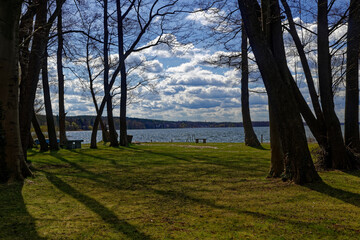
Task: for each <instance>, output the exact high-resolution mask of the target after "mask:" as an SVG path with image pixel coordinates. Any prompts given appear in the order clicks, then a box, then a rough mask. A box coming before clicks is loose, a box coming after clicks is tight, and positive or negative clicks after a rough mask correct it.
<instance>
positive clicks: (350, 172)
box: [344, 170, 360, 178]
mask: <svg viewBox="0 0 360 240" xmlns="http://www.w3.org/2000/svg"><path fill="white" fill-rule="evenodd" d="M344 173H346V174H349V175H352V176H354V177H359V178H360V170H355V171H345V172H344Z"/></svg>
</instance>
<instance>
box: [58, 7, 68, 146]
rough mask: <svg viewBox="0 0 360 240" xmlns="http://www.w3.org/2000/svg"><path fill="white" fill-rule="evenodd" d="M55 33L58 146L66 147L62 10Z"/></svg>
mask: <svg viewBox="0 0 360 240" xmlns="http://www.w3.org/2000/svg"><path fill="white" fill-rule="evenodd" d="M57 21H58V22H57V31H58V49H57V54H56V60H57V74H58V84H59V138H60V146H64V145H66V141H67V138H66V129H65V119H66V113H65V101H64V94H65V93H64V73H63V64H62V54H63V46H64V39H63V34H62V10H60V12H59V15H58V20H57Z"/></svg>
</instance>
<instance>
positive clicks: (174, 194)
mask: <svg viewBox="0 0 360 240" xmlns="http://www.w3.org/2000/svg"><path fill="white" fill-rule="evenodd" d="M153 191H154V192H155V193H156V194H159V195H162V196H164V197H168V198H170V199H175V200H180V201H185V202H186V201H190V202H192V203H196V204H200V205H206V206H208V207H211V208H214V209H219V210H223V211H228V212H233V213H236V214H244V215H248V216H252V217H254V218H257V219H260V220H261V221H272V222H278V223H281V224H290V225H293V226H296V227H297V228H299V229H305V228H313V229H314V230H319V229H321V228H324V227H323V226H321V225H319V224H317V223H310V222H303V221H300V220H293V219H288V218H286V219H285V218H284V219H282V218H279V217H275V216H271V215H267V214H264V213H260V212H254V211H249V210H244V209H239V208H235V207H231V206H224V205H220V204H217V203H216V202H215V201H213V200H210V199H202V198H196V197H192V196H190V195H187V194H186V193H183V192H178V191H172V190H169V191H164V190H157V189H153ZM184 205H185V204H184Z"/></svg>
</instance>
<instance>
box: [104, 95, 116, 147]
mask: <svg viewBox="0 0 360 240" xmlns="http://www.w3.org/2000/svg"><path fill="white" fill-rule="evenodd" d="M106 110H107V118H108V124H109V136H110V146H111V147H118V146H119V142H118V134H117V132H116V129H115V122H114V115H113V104H112V96H109V97H108V101H107V106H106Z"/></svg>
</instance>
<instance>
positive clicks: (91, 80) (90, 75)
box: [86, 38, 110, 142]
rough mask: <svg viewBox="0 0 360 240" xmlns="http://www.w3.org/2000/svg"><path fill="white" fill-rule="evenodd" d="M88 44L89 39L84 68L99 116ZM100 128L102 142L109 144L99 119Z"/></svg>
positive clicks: (106, 133) (87, 45)
mask: <svg viewBox="0 0 360 240" xmlns="http://www.w3.org/2000/svg"><path fill="white" fill-rule="evenodd" d="M89 44H90V38H88V39H87V42H86V67H87V71H88V76H89V81H90V92H91V97H92V100H93V103H94V106H95V110H96V115H99V106H98V103H97V100H96V95H95V91H94V79H93V76H92V72H91V67H90V51H89ZM100 126H101V131H102V139H103V141H104V142H109V139H110V136H109V132H108V131H107V130H106V126H105V124H104V122H103V120H102V119H100Z"/></svg>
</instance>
